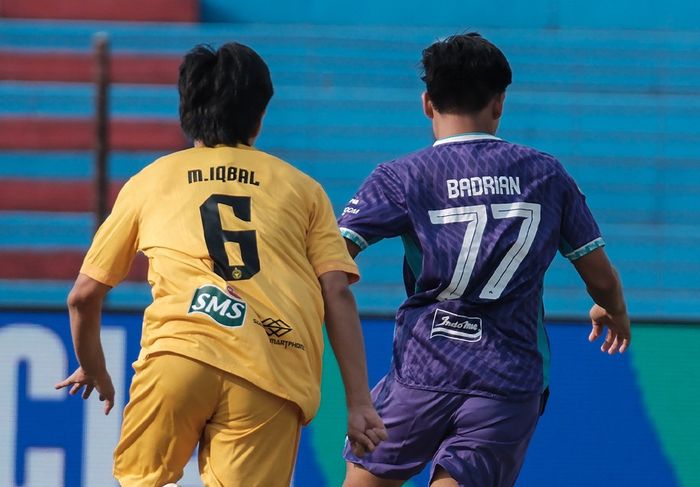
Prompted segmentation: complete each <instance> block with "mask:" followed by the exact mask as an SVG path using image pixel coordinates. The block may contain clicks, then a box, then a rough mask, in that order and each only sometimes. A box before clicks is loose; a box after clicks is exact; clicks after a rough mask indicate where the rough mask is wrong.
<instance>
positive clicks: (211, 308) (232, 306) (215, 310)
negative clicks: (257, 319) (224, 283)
mask: <svg viewBox="0 0 700 487" xmlns="http://www.w3.org/2000/svg"><path fill="white" fill-rule="evenodd" d="M247 309H248V305H247V304H246V302H245V301H243V299H242V298H240V297H238V296H233V295H232V293H231V294H230V293H227V292H226V291H224V290H223V289H219V288H218V287H216V286H214V285H212V284H205V285H204V286H202V287H200V288H199V289H197V290H196V291H195V292H194V296H193V297H192V303H191V304H190V309H189V310H188V312H187V314H193V313H201V314H204V315H207V316H208V317H209V318H211V319H212V320H214V321H215V322H217V323H218V324H220V325H222V326H228V327H237V326H241V325H243V323H244V322H245V315H246V311H247Z"/></svg>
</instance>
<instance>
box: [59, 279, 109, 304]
mask: <svg viewBox="0 0 700 487" xmlns="http://www.w3.org/2000/svg"><path fill="white" fill-rule="evenodd" d="M109 289H110V288H109V286H106V285H104V284H101V283H99V282H97V281H95V280H93V279H91V278H89V277H87V276H84V275H82V274H81V275H80V276H78V279H77V280H76V281H75V284H74V285H73V289H71V291H70V293H68V299H67V305H68V308H69V309H73V310H81V309H86V308H90V307H92V306H95V305H98V304H101V303H102V300H103V299H104V296H105V294H106V293H107V291H108V290H109Z"/></svg>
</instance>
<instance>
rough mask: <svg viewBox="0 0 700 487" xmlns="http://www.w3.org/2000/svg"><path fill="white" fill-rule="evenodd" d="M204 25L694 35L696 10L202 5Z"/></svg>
mask: <svg viewBox="0 0 700 487" xmlns="http://www.w3.org/2000/svg"><path fill="white" fill-rule="evenodd" d="M200 15H201V19H202V20H203V21H204V22H270V23H301V24H305V23H308V24H336V25H398V26H415V25H420V26H427V25H459V24H461V25H462V26H463V27H464V28H470V27H476V26H478V27H482V28H483V27H493V28H516V29H517V28H520V29H541V28H547V29H608V28H616V29H676V30H697V28H698V24H697V19H698V18H700V4H699V3H697V2H691V1H688V0H669V1H667V2H664V3H663V6H660V5H659V4H658V3H657V2H644V1H639V0H612V1H601V0H597V1H583V0H574V1H569V0H528V1H526V2H523V1H516V0H510V1H508V0H495V1H493V0H492V1H487V0H480V1H475V0H466V1H465V0H442V1H441V2H439V3H433V4H431V3H427V2H425V1H424V0H401V1H396V0H355V1H354V2H333V1H327V0H288V1H267V2H256V1H254V0H245V1H238V2H230V1H228V0H202V2H201V13H200Z"/></svg>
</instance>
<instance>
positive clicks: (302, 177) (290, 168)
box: [255, 149, 323, 191]
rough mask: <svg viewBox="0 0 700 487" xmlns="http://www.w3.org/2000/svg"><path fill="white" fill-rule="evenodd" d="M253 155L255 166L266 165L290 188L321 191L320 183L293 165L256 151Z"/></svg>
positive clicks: (266, 153)
mask: <svg viewBox="0 0 700 487" xmlns="http://www.w3.org/2000/svg"><path fill="white" fill-rule="evenodd" d="M255 155H256V159H257V160H256V164H258V163H260V164H265V165H268V166H269V167H271V168H272V169H273V171H274V173H275V176H276V177H278V178H284V179H285V180H286V181H288V182H289V183H290V184H291V185H292V186H297V187H299V186H301V187H303V188H306V189H308V190H312V191H316V190H319V189H321V190H322V189H323V187H322V186H321V183H319V182H318V181H316V179H314V178H313V177H312V176H310V175H309V174H307V173H305V172H304V171H302V170H301V169H299V168H298V167H296V166H295V165H294V164H292V163H290V162H288V161H286V160H284V159H282V158H280V157H278V156H275V155H274V154H270V153H269V152H265V151H261V150H257V149H256V152H255Z"/></svg>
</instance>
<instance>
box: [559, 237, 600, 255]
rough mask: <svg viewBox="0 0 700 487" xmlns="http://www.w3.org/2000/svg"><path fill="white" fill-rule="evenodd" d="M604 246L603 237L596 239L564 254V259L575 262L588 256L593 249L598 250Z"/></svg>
mask: <svg viewBox="0 0 700 487" xmlns="http://www.w3.org/2000/svg"><path fill="white" fill-rule="evenodd" d="M604 246H605V240H603V237H598V238H596V239H595V240H592V241H590V242H588V243H587V244H585V245H582V246H581V247H579V248H577V249H576V250H572V251H570V252H568V253H566V254H564V257H566V258H567V259H569V260H576V259H580V258H581V257H583V256H584V255H586V254H590V253H591V252H593V251H594V250H595V249H598V248H600V247H604Z"/></svg>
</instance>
